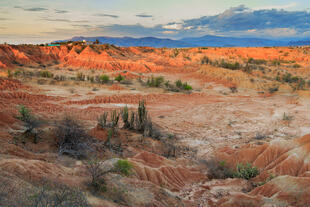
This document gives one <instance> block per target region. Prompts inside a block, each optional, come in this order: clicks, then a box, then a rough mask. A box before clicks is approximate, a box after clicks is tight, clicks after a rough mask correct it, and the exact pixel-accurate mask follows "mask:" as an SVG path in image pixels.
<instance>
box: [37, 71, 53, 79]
mask: <svg viewBox="0 0 310 207" xmlns="http://www.w3.org/2000/svg"><path fill="white" fill-rule="evenodd" d="M40 76H41V77H42V78H52V77H54V74H53V73H51V72H49V71H47V70H44V71H40Z"/></svg>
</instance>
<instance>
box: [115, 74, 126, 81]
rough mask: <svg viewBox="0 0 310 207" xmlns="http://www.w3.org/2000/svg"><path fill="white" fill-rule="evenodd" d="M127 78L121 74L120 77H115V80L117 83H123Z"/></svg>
mask: <svg viewBox="0 0 310 207" xmlns="http://www.w3.org/2000/svg"><path fill="white" fill-rule="evenodd" d="M124 79H125V78H124V77H123V76H122V75H121V74H119V75H118V76H116V77H115V80H116V81H117V82H121V81H122V80H124Z"/></svg>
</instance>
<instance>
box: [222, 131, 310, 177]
mask: <svg viewBox="0 0 310 207" xmlns="http://www.w3.org/2000/svg"><path fill="white" fill-rule="evenodd" d="M218 157H219V159H221V160H225V161H226V163H227V164H228V165H230V167H234V166H236V164H238V163H246V162H249V163H252V164H253V165H254V166H256V167H258V168H259V169H260V171H261V174H260V178H261V179H265V178H266V177H268V176H269V174H270V173H272V174H274V175H291V176H307V177H308V176H309V175H310V173H309V171H310V162H309V160H310V135H306V136H304V137H302V138H299V139H295V140H292V141H283V140H274V141H272V142H270V143H268V144H264V145H260V146H251V145H246V146H244V147H242V148H241V149H231V148H223V149H220V150H219V151H218ZM309 177H310V176H309Z"/></svg>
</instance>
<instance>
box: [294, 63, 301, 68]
mask: <svg viewBox="0 0 310 207" xmlns="http://www.w3.org/2000/svg"><path fill="white" fill-rule="evenodd" d="M300 67H301V65H299V64H297V63H295V64H294V65H293V68H300Z"/></svg>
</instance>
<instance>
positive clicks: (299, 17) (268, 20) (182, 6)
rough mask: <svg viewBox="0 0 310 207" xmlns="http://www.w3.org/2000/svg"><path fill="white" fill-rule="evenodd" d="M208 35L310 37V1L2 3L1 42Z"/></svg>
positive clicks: (76, 0) (21, 0)
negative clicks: (100, 37) (78, 37)
mask: <svg viewBox="0 0 310 207" xmlns="http://www.w3.org/2000/svg"><path fill="white" fill-rule="evenodd" d="M203 35H218V36H233V37H264V38H270V39H284V38H295V39H296V38H308V39H310V1H309V0H295V1H294V0H293V1H292V0H216V1H214V0H52V1H51V0H0V43H3V42H7V43H16V44H18V43H45V42H50V41H54V40H62V39H69V38H71V37H73V36H88V37H94V36H113V37H123V36H131V37H149V36H153V37H159V38H170V39H181V38H185V37H200V36H203Z"/></svg>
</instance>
